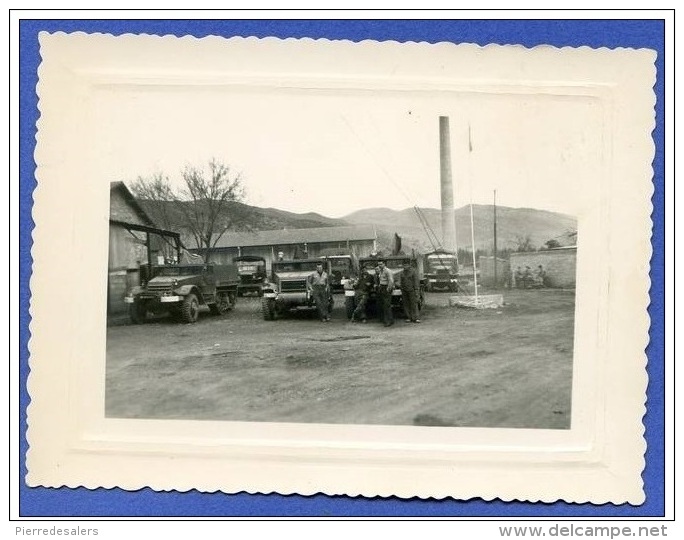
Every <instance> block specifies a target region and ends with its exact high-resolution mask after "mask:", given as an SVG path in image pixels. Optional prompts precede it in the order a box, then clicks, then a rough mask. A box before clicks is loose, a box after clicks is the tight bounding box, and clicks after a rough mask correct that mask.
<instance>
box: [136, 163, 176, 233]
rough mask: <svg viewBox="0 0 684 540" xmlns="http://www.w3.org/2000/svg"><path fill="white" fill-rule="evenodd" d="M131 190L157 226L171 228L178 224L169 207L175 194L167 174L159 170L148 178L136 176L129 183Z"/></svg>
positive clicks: (174, 198)
mask: <svg viewBox="0 0 684 540" xmlns="http://www.w3.org/2000/svg"><path fill="white" fill-rule="evenodd" d="M131 191H132V192H133V195H135V197H136V198H137V199H139V200H140V201H141V202H142V203H143V205H144V207H145V211H146V212H147V214H148V215H149V216H150V217H151V218H152V221H154V223H155V224H156V225H157V226H158V227H161V228H162V229H166V230H172V229H174V228H175V227H176V226H177V225H178V223H177V220H175V219H174V218H173V212H172V209H171V206H172V204H173V201H175V200H176V196H175V194H174V193H173V188H172V187H171V182H170V181H169V177H168V176H166V175H165V174H163V173H161V172H157V173H155V174H153V175H152V177H150V178H144V177H142V176H138V178H136V180H135V182H133V184H132V185H131Z"/></svg>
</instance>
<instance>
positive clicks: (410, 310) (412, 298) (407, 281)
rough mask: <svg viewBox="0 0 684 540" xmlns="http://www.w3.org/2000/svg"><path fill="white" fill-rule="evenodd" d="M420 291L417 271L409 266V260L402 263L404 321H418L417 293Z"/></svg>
mask: <svg viewBox="0 0 684 540" xmlns="http://www.w3.org/2000/svg"><path fill="white" fill-rule="evenodd" d="M419 292H420V279H419V278H418V272H416V269H415V268H413V266H411V263H410V262H409V261H406V262H405V263H404V270H403V272H402V273H401V297H402V302H403V304H404V314H405V315H406V322H413V323H419V322H420V319H419V318H418V293H419Z"/></svg>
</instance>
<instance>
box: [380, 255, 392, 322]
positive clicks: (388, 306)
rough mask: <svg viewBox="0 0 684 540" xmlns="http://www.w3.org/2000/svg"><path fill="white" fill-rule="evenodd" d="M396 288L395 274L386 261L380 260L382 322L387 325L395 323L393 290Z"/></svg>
mask: <svg viewBox="0 0 684 540" xmlns="http://www.w3.org/2000/svg"><path fill="white" fill-rule="evenodd" d="M393 290H394V276H393V275H392V272H391V271H390V269H389V268H387V267H386V266H385V261H384V260H382V259H380V260H378V295H379V297H380V306H381V313H382V322H383V323H384V325H385V326H392V325H393V324H394V315H393V314H392V291H393Z"/></svg>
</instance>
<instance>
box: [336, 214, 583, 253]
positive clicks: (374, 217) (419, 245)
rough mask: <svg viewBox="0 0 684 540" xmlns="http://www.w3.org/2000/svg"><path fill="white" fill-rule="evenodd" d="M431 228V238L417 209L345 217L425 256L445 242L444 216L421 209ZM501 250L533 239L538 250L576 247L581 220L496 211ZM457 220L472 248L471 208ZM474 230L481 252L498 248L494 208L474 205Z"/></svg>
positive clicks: (461, 239)
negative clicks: (551, 244)
mask: <svg viewBox="0 0 684 540" xmlns="http://www.w3.org/2000/svg"><path fill="white" fill-rule="evenodd" d="M420 211H421V213H422V215H423V216H424V217H425V221H426V222H427V224H428V230H430V229H431V231H433V232H434V234H428V233H427V232H426V231H425V228H424V227H423V226H422V225H421V220H420V219H419V217H418V214H417V212H416V211H415V209H413V208H407V209H405V210H391V209H389V208H369V209H364V210H359V211H357V212H353V213H351V214H349V215H347V216H344V217H343V218H342V219H344V220H345V221H346V222H348V223H350V224H353V225H366V224H368V225H374V226H375V227H376V230H377V231H378V239H379V240H380V243H381V244H384V245H391V244H390V242H391V238H392V236H393V234H394V233H395V232H396V233H397V234H399V235H400V236H401V237H402V240H403V245H404V246H406V247H407V248H414V249H416V250H418V251H421V252H425V251H430V250H431V249H434V247H433V245H432V242H431V241H430V237H431V236H436V237H437V239H441V238H442V213H441V210H438V209H436V208H421V209H420ZM496 217H497V246H498V248H499V249H502V250H503V249H515V248H516V247H517V246H518V244H519V243H520V241H521V240H523V239H525V238H526V237H529V240H530V243H531V245H532V246H533V247H534V248H540V247H543V246H544V244H545V242H547V241H548V240H551V239H556V240H557V241H558V242H559V244H560V245H568V244H569V243H572V240H573V239H571V238H569V234H568V233H569V232H574V231H576V230H577V220H576V219H575V218H574V217H572V216H568V215H566V214H559V213H556V212H549V211H546V210H536V209H533V208H509V207H505V206H497V207H496ZM454 219H455V220H456V241H457V243H458V245H459V247H461V248H467V249H469V248H470V244H471V234H470V207H469V206H463V207H461V208H458V209H456V210H455V211H454ZM473 226H474V230H475V246H476V248H477V249H484V250H491V249H492V248H493V246H494V206H492V205H473Z"/></svg>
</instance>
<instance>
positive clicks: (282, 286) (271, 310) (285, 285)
mask: <svg viewBox="0 0 684 540" xmlns="http://www.w3.org/2000/svg"><path fill="white" fill-rule="evenodd" d="M319 264H323V270H324V271H325V272H327V274H328V276H330V275H331V268H330V262H329V261H326V260H321V259H296V260H285V261H275V262H273V264H272V265H271V279H270V280H269V281H268V282H267V283H265V284H264V287H263V298H262V300H261V307H262V313H263V316H264V319H265V320H267V321H272V320H274V319H276V318H277V317H278V316H281V315H284V314H285V313H287V312H288V311H292V310H296V309H315V308H316V304H315V303H314V299H313V296H312V295H311V294H310V292H309V290H308V286H307V280H308V279H309V276H311V274H313V273H314V272H315V271H316V267H317V265H319ZM329 301H330V304H331V308H332V302H333V299H332V295H331V296H330V300H329Z"/></svg>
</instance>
